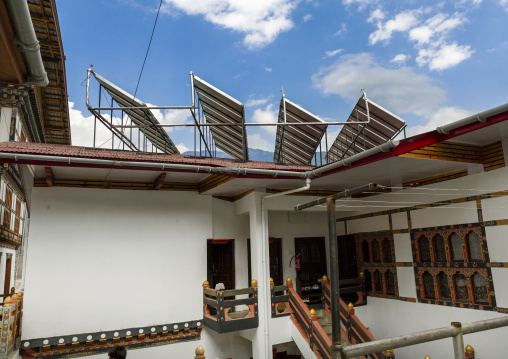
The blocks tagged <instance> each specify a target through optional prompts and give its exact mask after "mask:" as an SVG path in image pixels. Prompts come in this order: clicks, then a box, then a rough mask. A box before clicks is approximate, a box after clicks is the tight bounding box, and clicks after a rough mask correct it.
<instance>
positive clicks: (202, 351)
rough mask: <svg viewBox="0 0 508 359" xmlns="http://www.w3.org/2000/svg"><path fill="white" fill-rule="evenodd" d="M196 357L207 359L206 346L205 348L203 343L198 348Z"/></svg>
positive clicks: (197, 358) (196, 358)
mask: <svg viewBox="0 0 508 359" xmlns="http://www.w3.org/2000/svg"><path fill="white" fill-rule="evenodd" d="M195 359H206V358H205V348H203V347H202V346H201V345H200V346H199V347H197V348H196V356H195Z"/></svg>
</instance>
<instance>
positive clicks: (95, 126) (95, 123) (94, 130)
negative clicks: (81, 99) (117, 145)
mask: <svg viewBox="0 0 508 359" xmlns="http://www.w3.org/2000/svg"><path fill="white" fill-rule="evenodd" d="M96 132H97V116H94V121H93V148H95V133H96Z"/></svg>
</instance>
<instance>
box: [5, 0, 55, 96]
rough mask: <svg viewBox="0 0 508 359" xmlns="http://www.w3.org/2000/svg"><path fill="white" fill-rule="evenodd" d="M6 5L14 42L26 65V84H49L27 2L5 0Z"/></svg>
mask: <svg viewBox="0 0 508 359" xmlns="http://www.w3.org/2000/svg"><path fill="white" fill-rule="evenodd" d="M7 5H8V7H9V12H10V14H11V20H12V23H13V25H14V30H15V32H16V39H15V40H14V42H15V43H16V44H17V45H18V48H19V51H21V52H22V53H23V57H24V59H25V61H26V65H27V70H28V78H27V79H26V83H27V85H36V86H47V85H48V84H49V79H48V74H47V73H46V70H45V69H44V64H43V63H42V56H41V52H40V48H41V47H40V46H39V41H38V40H37V36H36V35H35V30H34V26H33V24H32V18H31V17H30V10H29V9H28V3H27V2H26V1H24V0H7Z"/></svg>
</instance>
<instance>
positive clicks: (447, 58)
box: [416, 43, 474, 70]
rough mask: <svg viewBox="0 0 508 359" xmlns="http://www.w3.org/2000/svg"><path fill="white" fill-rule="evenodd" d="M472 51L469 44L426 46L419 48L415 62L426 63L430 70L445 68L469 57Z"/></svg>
mask: <svg viewBox="0 0 508 359" xmlns="http://www.w3.org/2000/svg"><path fill="white" fill-rule="evenodd" d="M473 52H474V51H472V50H471V46H469V45H468V46H460V45H457V43H453V44H449V45H448V44H442V45H441V46H440V47H439V48H437V49H436V48H428V49H422V50H420V51H419V53H418V57H417V58H416V62H417V63H418V64H419V65H420V66H421V65H424V64H428V65H429V69H431V70H445V69H447V68H450V67H453V66H456V65H458V64H460V63H461V62H462V61H464V60H466V59H468V58H470V57H471V55H472V54H473Z"/></svg>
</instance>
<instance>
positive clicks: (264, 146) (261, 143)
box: [247, 133, 273, 151]
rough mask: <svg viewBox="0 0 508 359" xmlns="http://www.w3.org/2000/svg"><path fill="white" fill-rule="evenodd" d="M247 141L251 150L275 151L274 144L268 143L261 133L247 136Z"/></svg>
mask: <svg viewBox="0 0 508 359" xmlns="http://www.w3.org/2000/svg"><path fill="white" fill-rule="evenodd" d="M247 140H248V142H249V148H253V149H256V150H263V151H273V142H268V141H267V140H265V139H264V138H262V137H261V136H260V135H259V133H255V134H252V135H247Z"/></svg>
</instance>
